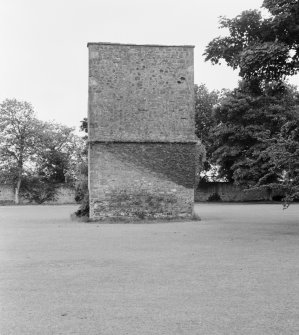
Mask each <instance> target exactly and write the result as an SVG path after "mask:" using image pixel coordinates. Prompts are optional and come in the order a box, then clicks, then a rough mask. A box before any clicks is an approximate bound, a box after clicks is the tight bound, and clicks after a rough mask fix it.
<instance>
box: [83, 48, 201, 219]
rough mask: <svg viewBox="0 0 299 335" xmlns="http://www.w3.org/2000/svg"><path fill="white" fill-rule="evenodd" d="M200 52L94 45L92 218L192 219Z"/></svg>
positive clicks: (91, 50)
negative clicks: (196, 56) (195, 70)
mask: <svg viewBox="0 0 299 335" xmlns="http://www.w3.org/2000/svg"><path fill="white" fill-rule="evenodd" d="M193 85H194V83H193V47H190V46H173V47H169V46H147V45H120V44H108V43H90V44H89V114H88V121H89V125H88V129H89V141H90V146H89V192H90V208H91V215H90V216H91V218H94V219H104V218H107V217H116V218H119V217H127V218H128V217H129V218H135V217H137V218H153V217H159V218H165V217H180V216H190V215H191V213H192V207H193V202H194V182H195V181H194V178H195V159H196V141H195V135H194V90H193Z"/></svg>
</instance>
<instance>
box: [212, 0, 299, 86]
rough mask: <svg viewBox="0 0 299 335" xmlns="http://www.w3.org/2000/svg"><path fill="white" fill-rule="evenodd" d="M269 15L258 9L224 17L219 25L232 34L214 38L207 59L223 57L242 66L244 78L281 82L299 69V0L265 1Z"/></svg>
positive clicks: (218, 61)
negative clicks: (231, 17)
mask: <svg viewBox="0 0 299 335" xmlns="http://www.w3.org/2000/svg"><path fill="white" fill-rule="evenodd" d="M263 7H264V8H265V9H267V10H268V11H269V13H270V17H267V18H263V17H262V15H261V13H260V12H259V11H257V10H248V11H244V12H242V13H241V14H240V15H238V16H237V17H235V18H233V19H228V18H226V17H221V19H220V27H221V28H227V29H228V31H229V36H226V37H217V38H215V39H213V40H212V41H211V42H210V43H209V44H208V46H207V47H206V50H205V56H206V60H209V61H211V62H212V63H213V64H218V63H219V64H220V61H221V60H222V59H223V60H224V61H225V62H226V63H227V65H228V66H230V67H232V68H233V69H237V68H239V70H240V76H241V77H242V78H244V79H250V80H256V81H257V82H259V84H262V83H263V81H273V80H275V81H280V80H284V79H285V77H286V76H289V75H294V74H296V73H297V72H298V70H299V1H297V0H264V2H263Z"/></svg>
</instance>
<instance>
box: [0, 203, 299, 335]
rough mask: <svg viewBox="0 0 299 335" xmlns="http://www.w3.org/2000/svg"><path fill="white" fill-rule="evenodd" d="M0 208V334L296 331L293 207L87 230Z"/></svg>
mask: <svg viewBox="0 0 299 335" xmlns="http://www.w3.org/2000/svg"><path fill="white" fill-rule="evenodd" d="M75 209H76V207H75V206H20V207H11V206H5V207H0V257H1V258H0V308H1V310H0V311H1V316H0V334H1V335H8V334H9V335H10V334H12V335H18V334H20V335H26V334H28V335H29V334H30V335H34V334H41V335H47V334H80V335H82V334H88V335H96V334H97V335H98V334H101V335H102V334H103V335H106V334H107V335H108V334H109V335H110V334H111V335H122V334H129V335H135V334H136V335H137V334H138V335H147V334H148V335H152V334H157V335H158V334H159V335H160V334H169V335H172V334H188V335H189V334H204V335H205V334H207V335H212V334H221V335H223V334H227V335H234V334H236V335H240V334H242V335H247V334H252V335H259V334H261V335H267V334H269V335H275V334H284V335H287V334H299V304H298V301H299V205H292V206H291V207H290V208H289V209H288V210H286V211H283V210H282V207H281V206H280V205H266V204H264V205H262V204H259V205H258V204H255V205H254V204H234V205H233V204H197V205H196V210H197V212H198V213H199V214H200V215H201V217H202V221H199V222H196V221H190V222H179V223H175V222H168V223H161V224H160V223H150V224H96V223H93V224H89V223H78V222H72V221H70V219H69V217H70V214H71V213H72V212H73V211H74V210H75Z"/></svg>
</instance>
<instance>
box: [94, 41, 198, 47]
mask: <svg viewBox="0 0 299 335" xmlns="http://www.w3.org/2000/svg"><path fill="white" fill-rule="evenodd" d="M91 45H120V46H122V45H123V46H132V47H158V48H176V47H177V48H195V45H164V44H132V43H111V42H88V43H87V47H89V46H91Z"/></svg>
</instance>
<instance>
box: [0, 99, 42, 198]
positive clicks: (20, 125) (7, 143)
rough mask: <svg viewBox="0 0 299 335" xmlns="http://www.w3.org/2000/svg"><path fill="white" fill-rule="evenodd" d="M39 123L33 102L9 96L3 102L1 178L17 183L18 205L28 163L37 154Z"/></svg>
mask: <svg viewBox="0 0 299 335" xmlns="http://www.w3.org/2000/svg"><path fill="white" fill-rule="evenodd" d="M38 126H39V122H38V120H37V119H36V118H35V114H34V110H33V107H32V105H31V104H30V103H28V102H26V101H17V100H16V99H6V100H5V101H3V102H2V103H1V104H0V168H1V175H0V178H1V179H2V181H4V182H9V181H10V182H13V184H14V185H15V203H16V204H18V203H19V201H20V200H19V192H20V187H21V183H22V179H23V177H24V170H25V166H26V164H27V165H28V164H30V161H31V160H32V156H33V155H34V154H35V146H36V136H35V134H36V129H37V128H38Z"/></svg>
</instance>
